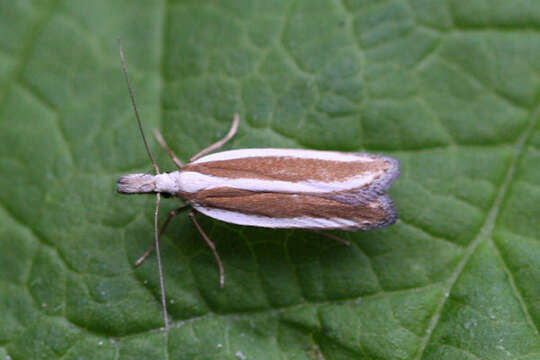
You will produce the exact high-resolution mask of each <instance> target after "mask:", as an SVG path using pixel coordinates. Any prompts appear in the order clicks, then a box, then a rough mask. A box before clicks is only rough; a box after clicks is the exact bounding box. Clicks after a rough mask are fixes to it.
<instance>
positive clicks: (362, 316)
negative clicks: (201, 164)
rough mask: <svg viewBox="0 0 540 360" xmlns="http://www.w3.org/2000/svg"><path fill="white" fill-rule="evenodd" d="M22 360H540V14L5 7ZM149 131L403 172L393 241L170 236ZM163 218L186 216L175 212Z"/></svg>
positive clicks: (3, 313) (0, 29) (179, 231)
mask: <svg viewBox="0 0 540 360" xmlns="http://www.w3.org/2000/svg"><path fill="white" fill-rule="evenodd" d="M0 34H2V36H0V144H1V145H0V169H1V170H0V172H1V176H0V186H1V188H2V191H0V246H1V247H0V359H12V360H18V359H65V360H71V359H188V360H192V359H240V360H245V359H263V360H265V359H306V360H307V359H382V360H390V359H416V360H420V359H424V360H435V359H437V360H438V359H443V360H445V359H470V360H479V359H486V360H494V359H495V360H497V359H520V360H532V359H540V337H539V334H538V329H539V326H540V121H539V118H540V3H539V2H538V1H537V0H519V1H503V0H500V1H496V0H493V1H483V0H470V1H459V0H455V1H452V0H447V1H431V0H384V1H376V0H373V1H370V0H273V1H268V0H204V1H200V0H197V1H196V0H192V1H188V0H185V1H173V0H170V1H157V0H156V1H128V0H117V1H106V0H98V1H83V0H62V1H57V0H49V1H44V0H39V1H38V0H35V1H31V0H17V1H10V0H1V1H0ZM118 37H120V38H122V40H123V43H124V49H125V53H126V57H127V62H128V68H129V70H130V74H131V77H132V82H133V86H134V89H135V92H136V97H137V101H138V105H139V107H140V112H141V116H142V119H143V123H144V128H145V130H146V131H147V134H148V135H149V138H150V147H151V149H152V151H153V153H154V154H155V156H156V157H157V159H158V163H159V164H160V166H161V167H162V169H163V170H173V169H174V165H173V164H172V163H171V161H170V160H169V158H168V156H167V154H166V153H165V152H164V151H163V150H162V149H161V148H160V147H159V145H158V144H157V142H156V141H155V140H154V139H153V137H152V136H151V130H152V129H153V128H158V129H160V130H161V131H162V133H163V135H164V137H165V139H166V140H167V142H168V143H169V144H170V145H171V147H172V148H173V150H174V151H175V152H176V153H177V154H178V155H179V157H180V158H182V159H183V160H187V159H189V157H190V156H191V155H193V154H195V153H196V152H198V151H199V150H201V149H202V148H204V147H205V146H207V145H208V144H210V143H212V142H213V141H216V140H217V139H219V138H220V137H221V136H223V135H224V134H225V133H226V132H227V130H228V127H229V126H230V123H231V121H232V116H233V114H234V113H235V112H239V113H240V114H241V118H242V122H241V125H240V129H239V133H238V134H237V136H236V137H235V138H234V140H233V141H232V142H231V143H230V144H228V145H227V146H226V148H228V149H230V148H247V147H285V148H307V149H319V150H324V149H330V150H339V151H368V152H373V153H380V154H385V155H389V156H393V157H396V158H398V159H400V160H401V161H402V168H401V169H402V174H401V177H400V178H399V179H398V181H397V182H396V183H395V184H394V185H393V186H392V188H391V189H390V195H391V196H392V198H393V199H394V202H395V204H396V207H397V209H398V211H399V216H400V217H399V220H398V222H397V223H396V224H394V225H393V226H390V227H387V228H384V229H380V230H375V231H369V232H356V233H340V232H337V233H336V235H339V236H342V237H344V238H346V239H348V240H350V241H351V242H352V244H353V245H352V246H351V247H346V246H343V245H341V244H339V243H337V242H332V241H330V240H328V239H326V238H324V237H321V236H320V235H316V234H312V233H307V232H304V231H286V230H279V231H273V230H269V229H257V228H248V227H240V226H234V225H230V224H225V223H222V222H219V221H214V220H212V219H208V218H204V217H202V216H201V217H200V222H201V225H202V226H203V227H204V228H205V229H206V231H207V232H208V233H209V235H210V237H211V238H212V239H213V240H214V241H215V242H216V245H217V247H218V250H219V252H220V254H221V256H222V258H223V260H224V266H225V270H226V286H225V288H224V289H220V288H219V286H218V271H217V266H216V263H215V261H214V259H213V256H212V253H211V252H210V250H209V249H208V248H207V247H206V245H205V244H204V242H203V241H202V240H201V239H200V237H199V235H198V233H197V232H196V230H195V229H194V228H193V227H192V225H191V223H190V222H189V220H188V219H187V218H186V217H185V216H183V217H179V218H178V219H175V220H174V222H173V223H172V225H171V226H170V228H169V229H168V231H167V233H166V235H165V236H164V238H163V240H162V254H163V263H164V273H165V282H166V285H167V301H168V310H169V315H170V318H171V322H172V325H171V328H170V330H169V331H167V332H164V331H161V330H160V328H161V327H162V326H163V320H162V317H161V314H160V300H159V299H160V297H159V283H158V276H157V267H156V261H155V257H154V256H151V257H150V258H149V259H148V260H147V261H146V262H145V263H143V265H142V266H140V267H138V268H135V267H134V265H133V263H134V261H135V260H136V259H137V258H138V257H139V256H140V255H142V253H143V252H144V251H145V250H146V249H147V248H148V246H150V244H151V242H152V231H153V229H152V214H153V204H154V199H153V197H151V196H148V197H147V196H142V195H141V196H124V195H119V194H117V193H116V189H115V184H116V179H117V178H118V176H120V175H122V174H126V173H132V172H146V171H151V165H150V163H149V161H148V158H147V156H146V154H145V151H144V148H143V145H142V142H141V139H140V135H139V134H138V132H137V127H136V123H135V119H134V116H133V111H132V109H131V106H130V103H129V98H128V93H127V90H126V86H125V81H124V79H123V75H122V72H121V67H120V60H119V56H118V49H117V43H116V39H117V38H118ZM162 203H163V206H162V212H161V221H163V220H164V219H165V217H166V213H167V212H168V211H170V210H172V209H173V208H175V207H177V206H179V205H181V203H180V202H179V201H177V200H175V199H165V200H163V201H162Z"/></svg>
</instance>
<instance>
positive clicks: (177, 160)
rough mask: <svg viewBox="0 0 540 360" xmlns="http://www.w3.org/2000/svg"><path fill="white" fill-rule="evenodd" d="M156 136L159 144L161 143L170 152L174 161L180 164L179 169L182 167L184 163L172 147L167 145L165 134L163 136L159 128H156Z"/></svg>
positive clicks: (177, 164)
mask: <svg viewBox="0 0 540 360" xmlns="http://www.w3.org/2000/svg"><path fill="white" fill-rule="evenodd" d="M154 136H155V137H156V139H157V141H158V143H159V145H161V147H162V148H164V149H165V151H167V152H168V153H169V156H170V158H171V160H172V161H173V163H175V165H176V166H178V168H179V169H181V168H182V166H184V164H182V161H181V160H180V159H179V158H178V157H177V156H176V154H175V153H174V152H173V151H172V150H171V148H170V147H168V146H167V143H166V142H165V139H163V136H161V133H160V132H159V131H158V130H157V129H154Z"/></svg>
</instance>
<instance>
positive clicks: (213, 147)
mask: <svg viewBox="0 0 540 360" xmlns="http://www.w3.org/2000/svg"><path fill="white" fill-rule="evenodd" d="M238 123H240V116H239V115H238V114H234V119H233V122H232V125H231V129H230V130H229V133H228V134H227V135H225V137H224V138H223V139H221V140H219V141H218V142H215V143H213V144H212V145H210V146H209V147H207V148H206V149H202V150H201V151H199V152H198V153H197V154H195V155H194V156H193V157H192V158H191V159H189V162H192V161H194V160H197V159H198V158H200V157H201V156H203V155H205V154H208V153H209V152H211V151H214V150H217V149H219V148H220V147H222V146H223V145H225V143H227V141H229V140H231V138H232V137H233V136H234V134H236V130H238Z"/></svg>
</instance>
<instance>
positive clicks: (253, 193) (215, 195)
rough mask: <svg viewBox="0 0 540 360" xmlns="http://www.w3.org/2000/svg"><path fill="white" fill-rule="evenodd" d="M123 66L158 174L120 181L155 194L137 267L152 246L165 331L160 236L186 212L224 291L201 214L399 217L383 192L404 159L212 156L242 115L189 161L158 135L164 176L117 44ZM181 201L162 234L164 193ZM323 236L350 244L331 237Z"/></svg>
mask: <svg viewBox="0 0 540 360" xmlns="http://www.w3.org/2000/svg"><path fill="white" fill-rule="evenodd" d="M120 57H121V62H122V68H123V71H124V75H125V78H126V82H127V86H128V91H129V94H130V98H131V101H132V105H133V108H134V111H135V116H136V119H137V123H138V126H139V130H140V132H141V136H142V139H143V142H144V146H145V148H146V152H147V154H148V156H149V158H150V160H151V162H152V165H153V167H154V170H155V175H152V174H129V175H125V176H122V177H120V178H119V179H118V184H117V190H118V192H119V193H122V194H155V195H156V208H155V212H154V244H153V246H152V247H151V248H150V249H148V251H147V252H146V253H145V254H144V255H143V256H142V257H141V258H140V259H139V260H137V262H136V265H138V264H140V263H141V262H142V261H143V260H144V259H145V258H146V257H147V256H148V254H149V253H150V252H151V250H152V249H153V248H154V247H155V249H156V253H157V263H158V268H159V278H160V285H161V301H162V311H163V317H164V321H165V328H167V327H168V319H167V310H166V302H165V288H164V282H163V274H162V269H161V259H160V255H159V236H160V235H161V234H162V233H163V232H164V231H165V229H166V227H167V225H168V224H169V222H170V221H171V219H172V218H173V217H174V216H176V215H178V214H179V213H181V212H183V211H189V218H190V220H191V221H192V222H193V224H194V225H195V227H196V228H197V230H198V231H199V233H200V235H201V237H202V238H203V239H204V241H205V242H206V243H207V245H208V246H209V247H210V249H211V250H212V252H213V254H214V257H215V258H216V261H217V264H218V267H219V274H220V286H221V287H223V285H224V279H225V277H224V269H223V265H222V262H221V259H220V257H219V254H218V252H217V250H216V247H215V246H214V243H213V242H212V240H210V238H209V237H208V236H207V235H206V233H205V232H204V230H203V229H202V228H201V226H200V225H199V223H198V222H197V220H196V218H195V214H196V213H202V214H204V215H207V216H209V217H212V218H214V219H217V220H221V221H224V222H228V223H231V224H238V225H247V226H258V227H265V228H274V229H276V228H282V229H283V228H284V229H306V230H311V231H315V232H318V233H320V232H321V231H323V230H348V231H355V230H372V229H377V228H381V227H384V226H387V225H390V224H392V223H394V222H395V221H396V218H397V214H396V211H395V210H394V206H393V204H392V201H391V200H390V198H389V197H388V195H387V194H386V190H387V189H388V187H389V186H390V185H391V184H392V182H393V181H394V180H395V179H396V178H397V177H398V176H399V161H398V160H396V159H393V158H391V157H386V156H379V155H373V154H367V153H345V152H336V151H317V150H302V149H240V150H230V151H223V152H218V153H213V154H210V155H207V154H208V153H210V152H212V151H214V150H217V149H219V148H220V147H221V146H223V145H224V144H225V143H226V142H227V141H228V140H230V139H231V138H232V137H233V136H234V134H235V133H236V130H237V128H238V124H239V116H238V115H235V116H234V121H233V124H232V127H231V129H230V131H229V133H228V134H227V135H226V136H225V137H224V138H223V139H222V140H220V141H218V142H216V143H215V144H212V145H210V146H209V147H207V148H206V149H204V150H202V151H201V152H199V153H198V154H196V155H195V156H193V157H192V158H191V159H190V160H189V162H188V163H187V164H183V163H182V162H181V161H180V160H179V158H178V157H177V156H176V155H175V154H174V153H173V151H172V150H170V148H169V147H168V146H167V144H166V143H165V141H164V139H163V137H162V136H161V134H159V132H157V131H156V132H155V135H156V138H157V140H158V142H159V143H160V144H161V146H162V147H163V148H164V149H165V150H166V151H167V152H168V153H169V155H170V157H171V159H172V161H173V162H174V163H175V164H176V166H177V167H178V168H179V170H177V171H173V172H168V173H160V172H159V167H158V166H157V164H156V162H155V161H154V159H153V157H152V154H151V152H150V149H149V147H148V144H147V141H146V138H145V136H144V133H143V131H142V125H141V121H140V118H139V114H138V111H137V107H136V104H135V97H134V94H133V91H132V88H131V85H130V82H129V78H128V74H127V70H126V64H125V60H124V56H123V52H122V47H121V45H120ZM161 194H163V195H166V196H167V197H169V196H176V197H179V198H180V199H181V200H182V201H183V202H184V203H185V204H186V205H185V206H183V207H180V208H178V209H176V210H174V211H172V212H171V213H170V214H169V216H168V217H167V219H166V220H165V222H164V223H163V225H162V226H161V229H160V230H159V231H158V212H159V203H160V195H161ZM322 234H323V235H325V236H327V237H330V238H332V239H335V240H338V241H341V242H343V243H345V244H348V242H346V241H345V240H342V239H340V238H338V237H336V236H334V235H331V234H325V233H322Z"/></svg>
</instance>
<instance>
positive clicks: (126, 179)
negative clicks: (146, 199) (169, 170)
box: [116, 174, 156, 194]
mask: <svg viewBox="0 0 540 360" xmlns="http://www.w3.org/2000/svg"><path fill="white" fill-rule="evenodd" d="M116 190H117V191H118V192H119V193H121V194H148V193H154V192H156V177H155V176H154V175H151V174H128V175H124V176H121V177H120V178H119V179H118V182H117V186H116Z"/></svg>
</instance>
